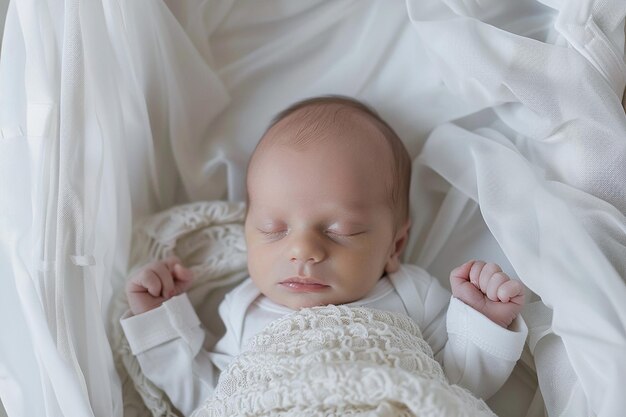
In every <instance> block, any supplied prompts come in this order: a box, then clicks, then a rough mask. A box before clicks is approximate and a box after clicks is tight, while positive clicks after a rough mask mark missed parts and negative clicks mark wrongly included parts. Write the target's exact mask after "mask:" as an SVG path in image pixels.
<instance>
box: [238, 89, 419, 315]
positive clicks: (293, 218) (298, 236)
mask: <svg viewBox="0 0 626 417" xmlns="http://www.w3.org/2000/svg"><path fill="white" fill-rule="evenodd" d="M410 177H411V160H410V157H409V154H408V152H407V150H406V148H405V147H404V145H403V144H402V141H401V140H400V139H399V138H398V136H397V135H396V134H395V132H394V131H393V129H391V127H389V126H388V125H387V123H385V122H384V121H383V120H382V119H381V118H380V117H379V116H378V115H377V114H376V113H375V112H373V111H372V110H370V109H369V108H368V107H366V106H365V105H363V104H361V103H360V102H358V101H355V100H353V99H349V98H344V97H322V98H315V99H310V100H305V101H303V102H300V103H297V104H295V105H293V106H291V107H289V108H288V109H287V110H285V111H283V112H282V113H280V114H279V115H278V116H277V117H276V118H275V120H274V121H273V122H272V124H271V125H270V127H269V128H268V129H267V131H266V132H265V134H264V135H263V137H262V138H261V140H260V141H259V144H258V145H257V147H256V149H255V151H254V153H253V155H252V157H251V159H250V162H249V165H248V174H247V189H248V213H247V216H246V226H245V233H246V242H247V246H248V270H249V272H250V276H251V278H252V280H253V282H254V283H255V284H256V285H257V287H259V289H260V290H261V292H262V293H263V294H264V295H265V296H267V297H269V298H270V299H271V300H272V301H274V302H276V303H278V304H282V305H285V306H287V307H290V308H292V309H298V308H301V307H312V306H317V305H326V304H345V303H349V302H352V301H355V300H358V299H360V298H362V297H363V296H364V295H366V294H367V293H368V292H369V291H370V290H371V289H372V288H373V287H374V286H375V285H376V282H377V281H378V280H379V279H380V278H381V277H382V276H383V275H384V274H385V272H394V271H396V270H397V269H398V268H399V266H400V260H399V257H400V255H401V252H402V250H403V249H404V246H405V244H406V240H407V236H408V230H409V227H410V220H409V208H408V206H409V182H410Z"/></svg>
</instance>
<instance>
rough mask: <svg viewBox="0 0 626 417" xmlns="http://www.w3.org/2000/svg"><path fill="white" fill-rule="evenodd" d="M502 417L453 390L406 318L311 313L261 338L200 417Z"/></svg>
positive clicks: (366, 312)
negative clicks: (496, 416) (497, 416)
mask: <svg viewBox="0 0 626 417" xmlns="http://www.w3.org/2000/svg"><path fill="white" fill-rule="evenodd" d="M231 415H237V416H301V417H307V416H433V417H434V416H444V415H445V416H494V414H493V412H491V410H489V408H488V407H487V405H486V404H485V403H484V402H483V401H482V400H479V399H477V398H475V397H473V396H472V394H470V393H469V391H467V390H465V389H463V388H461V387H459V386H456V385H450V384H449V383H448V382H447V381H446V378H445V376H444V374H443V371H442V368H441V366H440V365H439V364H438V363H437V362H436V361H435V360H434V359H433V354H432V350H431V349H430V346H429V345H428V344H427V343H426V342H425V341H424V339H423V338H422V335H421V332H420V330H419V328H418V327H417V325H416V324H415V323H414V322H413V321H412V320H411V319H410V318H409V317H408V316H406V315H401V314H397V313H390V312H385V311H379V310H373V309H367V308H361V307H356V308H354V307H347V306H327V307H314V308H309V309H303V310H301V311H299V312H296V313H293V314H290V315H288V316H286V317H284V318H281V319H279V320H277V321H275V322H273V323H271V324H270V325H269V326H268V327H266V328H265V329H264V330H263V331H262V332H261V333H259V334H258V335H257V336H255V337H254V338H253V339H252V341H251V343H250V346H249V349H247V350H246V351H244V352H243V353H242V354H241V355H239V356H238V357H237V358H236V359H235V360H234V361H233V363H232V364H231V365H230V366H229V367H228V369H227V370H226V371H225V372H223V373H222V374H221V375H220V379H219V383H218V386H217V388H216V391H215V394H214V396H213V397H212V398H210V399H209V400H207V402H206V403H205V404H203V405H202V406H201V407H200V408H199V409H197V410H196V411H195V412H194V413H193V414H192V417H208V416H231Z"/></svg>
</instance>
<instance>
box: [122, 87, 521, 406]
mask: <svg viewBox="0 0 626 417" xmlns="http://www.w3.org/2000/svg"><path fill="white" fill-rule="evenodd" d="M410 176H411V160H410V157H409V155H408V152H407V151H406V149H405V147H404V145H403V144H402V142H401V140H400V139H399V138H398V136H397V135H396V134H395V133H394V131H393V129H392V128H391V127H390V126H389V125H388V124H387V123H386V122H384V121H383V120H382V119H381V118H380V117H379V116H378V115H377V114H376V113H375V112H374V111H373V110H371V109H369V108H368V107H366V106H365V105H363V104H362V103H360V102H358V101H355V100H352V99H349V98H344V97H322V98H315V99H310V100H306V101H303V102H300V103H297V104H295V105H293V106H291V107H290V108H288V109H287V110H285V111H283V112H282V113H281V114H279V115H278V116H277V118H276V119H275V121H274V122H273V123H272V124H271V125H270V127H269V128H268V130H267V131H266V133H265V134H264V135H263V137H262V138H261V140H260V142H259V144H258V145H257V147H256V149H255V151H254V153H253V155H252V158H251V160H250V162H249V166H248V174H247V189H248V212H247V215H246V221H245V238H246V243H247V250H248V271H249V274H250V278H249V279H247V280H245V281H244V282H243V283H242V284H241V285H239V286H238V287H236V288H235V289H233V290H232V291H231V292H230V293H228V294H227V295H226V297H225V299H224V301H223V302H222V304H221V305H220V308H219V311H220V317H221V318H222V320H223V321H224V324H225V327H226V334H225V335H224V337H223V338H222V339H220V340H219V342H218V343H217V344H215V345H214V346H212V343H211V341H210V338H206V337H205V333H204V331H203V329H202V328H201V327H200V324H199V323H200V322H199V320H198V318H197V316H196V315H195V312H194V311H193V309H192V308H191V304H190V303H189V300H188V298H187V296H186V295H185V294H184V293H185V291H186V290H187V289H188V288H189V287H190V285H191V281H192V274H191V271H190V270H189V269H187V268H186V267H184V266H183V265H181V263H180V261H179V260H178V259H177V258H174V257H173V258H170V259H166V260H164V261H158V262H153V263H151V264H148V265H146V266H145V267H143V268H142V269H141V270H140V271H139V272H138V273H136V274H135V275H134V276H132V277H131V278H130V280H129V282H128V285H127V288H126V293H127V297H128V301H129V304H130V309H131V312H132V314H133V316H130V314H128V315H127V316H128V317H126V318H124V319H123V320H122V325H123V328H124V331H125V333H126V336H127V338H128V340H129V342H130V345H131V347H132V349H133V353H134V354H136V355H137V358H138V360H139V363H140V365H141V367H142V370H143V372H144V374H145V375H146V376H147V377H148V378H149V379H150V380H152V381H153V382H154V383H155V384H156V385H157V386H159V387H161V388H162V389H163V390H164V391H165V392H166V393H167V394H168V396H169V397H170V399H171V400H172V402H173V404H174V405H175V406H176V407H177V408H178V409H180V410H181V411H182V412H183V413H185V414H188V413H190V412H191V411H192V410H193V409H194V408H195V407H197V406H198V405H199V404H200V402H201V401H202V400H203V399H204V398H206V397H208V396H210V395H211V393H212V391H213V388H214V387H215V384H216V382H217V377H218V375H219V371H221V370H223V369H225V368H226V366H227V365H228V363H229V362H230V361H231V360H232V359H233V358H234V357H235V356H236V355H237V354H238V353H240V352H241V351H242V349H244V348H245V345H246V342H247V341H248V340H249V339H250V338H251V337H252V336H254V335H255V334H256V333H258V332H259V331H260V330H262V329H263V328H264V327H265V326H266V325H267V324H269V323H270V322H272V321H273V320H275V319H277V318H280V317H282V316H284V315H285V314H289V313H290V312H293V311H294V310H298V309H300V308H303V307H313V306H323V305H327V304H335V305H337V304H348V305H355V306H356V305H358V306H362V307H369V308H376V309H381V310H387V311H394V312H401V313H405V314H407V315H409V316H410V317H411V318H412V319H413V320H414V321H415V322H416V323H417V324H418V326H419V328H420V329H421V330H422V334H423V337H424V338H425V340H426V341H427V342H428V343H429V345H430V346H431V347H432V350H433V352H434V354H435V358H436V359H437V360H438V361H439V362H440V363H441V364H442V367H443V369H444V372H445V374H446V376H447V377H448V379H449V381H450V383H455V384H458V385H461V386H464V387H466V388H468V389H470V390H471V391H473V392H474V393H475V394H476V395H478V396H481V397H483V398H487V397H489V396H491V395H492V394H493V393H494V392H495V391H497V390H498V389H499V388H500V387H501V386H502V384H503V383H504V382H505V381H506V379H507V378H508V376H509V374H510V372H511V370H512V368H513V366H514V365H515V362H516V361H517V359H519V356H520V354H521V350H522V347H523V344H524V341H525V338H526V333H527V329H526V326H525V324H524V322H523V320H522V319H521V317H518V313H519V312H520V310H521V308H522V306H523V303H524V288H523V286H522V285H521V283H519V282H518V281H514V280H511V279H510V278H509V277H508V276H507V275H506V274H505V273H504V272H502V270H501V269H500V267H499V266H498V265H496V264H493V263H485V262H482V261H469V262H466V263H465V264H463V265H461V266H459V267H457V268H455V269H453V270H452V272H451V274H450V284H451V288H452V297H450V294H449V292H448V291H447V290H445V289H444V288H443V287H441V286H440V285H439V283H438V281H437V280H436V279H434V278H432V277H431V276H430V275H429V274H428V273H427V272H426V271H424V270H423V269H421V268H419V267H417V266H412V265H403V264H401V262H400V256H401V254H402V251H403V249H404V247H405V245H406V243H407V239H408V233H409V228H410V225H411V222H410V219H409V182H410ZM162 304H163V305H162ZM173 312H174V313H173ZM172 314H175V315H176V319H174V320H172V319H171V317H172ZM168 317H169V319H168Z"/></svg>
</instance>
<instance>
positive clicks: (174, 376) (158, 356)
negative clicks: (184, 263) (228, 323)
mask: <svg viewBox="0 0 626 417" xmlns="http://www.w3.org/2000/svg"><path fill="white" fill-rule="evenodd" d="M221 312H222V305H220V313H221ZM128 316H129V313H127V314H126V315H125V316H124V317H122V319H121V320H120V322H121V324H122V328H123V330H124V334H125V335H126V338H127V339H128V342H129V344H130V348H131V351H132V353H133V354H134V355H135V356H136V357H137V360H138V361H139V365H140V366H141V370H142V372H143V374H144V375H145V376H146V377H147V378H148V379H149V380H150V381H152V382H153V383H154V384H155V385H156V386H157V387H159V388H161V389H162V390H163V391H164V392H165V393H166V394H167V395H168V397H169V399H170V400H171V402H172V404H174V406H175V407H176V408H177V409H178V410H179V411H181V412H182V413H183V414H184V415H189V414H191V412H192V411H193V410H194V409H195V408H197V407H198V406H199V405H200V404H201V402H202V401H204V400H205V399H207V398H208V397H209V396H211V395H212V394H213V390H214V388H215V386H216V384H217V379H218V377H219V372H220V365H223V364H225V363H227V362H228V354H227V352H222V353H221V355H219V358H214V357H213V354H212V353H210V352H209V349H210V348H211V347H212V345H213V343H214V338H213V336H212V335H211V334H209V332H208V331H206V330H205V329H204V328H203V327H202V325H201V323H200V320H199V319H198V316H197V314H196V312H195V311H194V309H193V306H192V305H191V303H190V301H189V298H188V297H187V294H181V295H179V296H176V297H172V298H171V299H169V300H167V301H165V302H164V303H163V304H162V305H161V306H160V307H158V308H155V309H153V310H150V311H147V312H145V313H142V314H138V315H136V316H130V317H128ZM216 359H217V361H216ZM216 362H218V363H216Z"/></svg>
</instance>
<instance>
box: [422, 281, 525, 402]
mask: <svg viewBox="0 0 626 417" xmlns="http://www.w3.org/2000/svg"><path fill="white" fill-rule="evenodd" d="M422 296H423V297H424V299H423V302H424V322H423V323H422V326H421V328H422V329H423V332H422V333H423V336H424V338H425V339H426V341H427V342H428V344H429V345H430V346H431V347H432V349H433V354H434V355H435V359H437V361H439V363H441V365H442V367H443V370H444V373H445V375H446V377H447V378H448V381H449V382H450V383H451V384H457V385H460V386H462V387H465V388H467V389H469V390H470V391H472V392H473V393H474V394H475V395H477V396H479V397H481V398H483V399H487V398H489V397H491V396H492V395H493V394H495V393H496V391H498V390H499V389H500V388H501V387H502V385H504V383H505V382H506V380H507V379H508V377H509V375H510V374H511V372H512V370H513V367H514V366H515V363H516V362H517V360H518V359H519V358H520V356H521V354H522V349H523V348H524V342H525V341H526V336H527V334H528V328H527V327H526V323H525V322H524V320H523V319H522V317H521V315H518V317H517V318H516V319H515V320H514V321H513V323H511V325H510V326H509V328H508V329H505V328H503V327H501V326H499V325H498V324H496V323H494V322H493V321H491V320H490V319H489V318H487V317H486V316H484V315H483V314H481V313H479V312H478V311H476V310H474V309H473V308H471V307H470V306H468V305H467V304H465V303H463V302H462V301H460V300H458V299H457V298H454V297H451V296H450V293H449V292H448V291H447V290H446V289H444V288H443V287H442V286H441V285H440V284H439V282H438V281H437V280H436V279H432V282H431V283H430V285H429V287H428V290H427V291H426V292H425V293H422ZM446 307H447V313H446Z"/></svg>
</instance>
